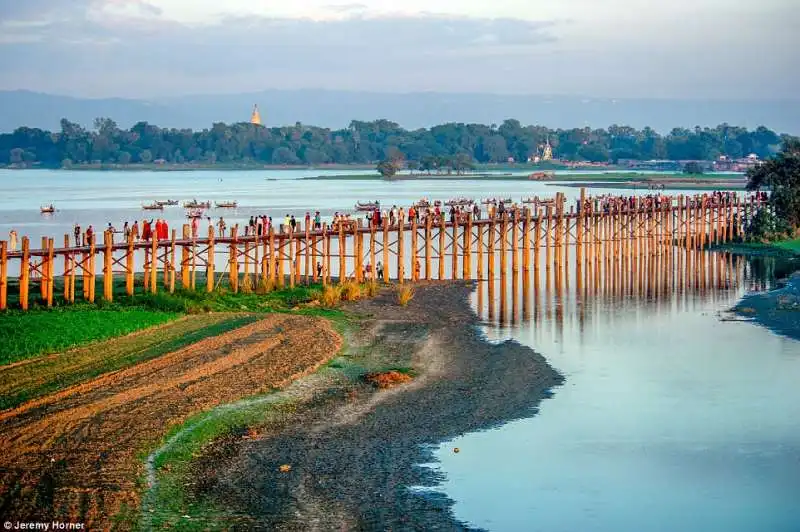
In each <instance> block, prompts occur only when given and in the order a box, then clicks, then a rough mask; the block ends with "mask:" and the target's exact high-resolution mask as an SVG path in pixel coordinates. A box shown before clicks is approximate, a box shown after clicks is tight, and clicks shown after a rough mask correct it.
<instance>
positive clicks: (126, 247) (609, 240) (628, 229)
mask: <svg viewBox="0 0 800 532" xmlns="http://www.w3.org/2000/svg"><path fill="white" fill-rule="evenodd" d="M718 199H719V198H716V199H715V198H714V197H713V196H708V195H695V196H661V197H660V201H659V202H658V203H656V202H655V201H650V202H649V204H646V203H645V198H641V197H639V198H635V200H634V201H628V200H627V199H625V198H613V199H610V200H609V199H602V200H601V199H600V198H593V197H587V196H586V192H585V190H584V189H581V194H580V199H578V200H577V201H576V204H575V205H572V206H570V207H569V208H567V202H566V199H565V197H564V195H563V194H561V193H558V194H557V195H556V197H555V198H554V199H553V200H552V201H548V202H545V203H546V204H545V205H543V206H542V205H534V206H530V207H528V206H526V207H523V208H520V209H515V210H513V211H510V212H506V213H503V214H502V215H495V216H494V217H492V218H489V219H473V217H472V216H471V215H469V214H467V215H465V216H464V217H463V219H457V220H449V221H448V220H447V215H446V213H444V212H443V213H442V214H441V215H440V216H439V217H438V218H436V219H434V218H435V217H434V216H428V217H426V218H425V219H424V220H423V221H418V220H417V218H416V217H414V218H413V219H411V220H407V219H405V217H404V215H403V212H402V210H401V211H400V213H399V216H398V220H397V221H396V223H395V224H394V225H391V226H390V224H389V223H388V222H389V221H388V220H383V222H384V223H383V224H382V225H381V226H380V227H376V226H375V225H372V224H368V223H366V222H365V221H362V220H357V221H356V220H354V221H352V222H347V223H337V224H333V225H329V224H322V226H321V228H320V229H317V230H314V229H313V228H312V227H302V226H298V228H296V229H295V230H291V228H288V227H283V226H281V227H279V228H278V230H277V231H275V230H274V228H273V227H269V230H268V231H267V232H266V234H264V235H247V236H242V235H239V233H238V227H233V228H232V230H231V232H230V234H229V235H215V232H214V229H213V227H209V228H208V235H207V236H205V237H202V238H197V237H192V236H191V232H190V229H189V225H188V224H187V225H184V226H183V228H182V234H181V237H180V238H178V237H177V232H176V231H175V230H173V231H172V235H171V238H170V239H168V240H158V239H157V238H156V237H155V236H154V237H153V238H152V239H151V240H149V241H137V240H135V239H134V237H133V236H132V235H131V236H130V237H129V238H128V239H127V241H123V242H114V239H113V238H114V235H113V234H112V233H110V232H106V233H104V234H103V241H102V243H99V242H98V243H95V242H94V241H92V242H90V243H89V244H88V245H85V246H72V247H71V246H70V245H69V242H70V239H69V235H64V238H63V242H64V247H61V248H56V247H55V240H54V239H53V238H44V237H43V238H42V242H41V247H39V248H38V249H32V248H31V245H30V241H29V239H28V238H27V237H23V238H22V240H21V244H22V246H21V250H20V251H16V250H10V249H9V246H8V242H6V241H0V310H5V309H6V308H8V306H9V299H10V298H9V292H12V291H13V292H15V293H16V295H17V296H18V297H17V298H15V299H16V301H15V305H14V306H18V307H19V308H21V309H23V310H26V309H28V307H29V304H30V301H31V294H30V290H31V286H32V285H33V287H34V289H36V288H37V287H38V290H36V291H38V292H39V298H40V300H41V302H42V304H44V305H46V306H51V305H52V304H53V300H54V290H55V286H56V279H57V278H58V279H60V280H61V281H62V282H61V283H60V284H63V299H64V301H65V302H67V303H74V302H75V300H76V289H77V288H78V286H80V288H81V293H82V298H83V299H84V300H86V301H89V302H94V301H95V299H96V294H95V290H96V286H97V284H98V282H99V281H100V280H102V290H103V295H102V297H103V299H105V300H108V301H110V300H113V296H114V277H115V276H122V277H124V280H125V291H126V293H127V294H128V295H133V294H134V293H135V292H136V291H137V290H138V291H140V292H142V291H146V292H151V293H156V292H158V291H159V290H167V291H170V292H171V291H174V290H175V287H176V284H177V285H179V286H181V287H183V288H185V289H196V288H198V287H197V284H198V283H197V280H198V279H200V281H201V283H202V284H203V285H205V286H204V289H205V290H207V291H213V290H214V289H215V288H217V287H218V286H220V284H221V283H223V281H224V282H225V284H226V286H227V288H228V289H229V290H232V291H233V292H238V291H239V290H240V289H241V288H243V287H253V286H258V284H259V283H262V282H267V283H269V284H271V285H274V286H277V287H283V286H286V285H288V286H290V287H291V286H295V285H296V284H298V283H312V282H314V283H317V282H321V283H323V284H328V283H331V282H334V281H339V280H343V279H345V278H349V279H353V280H355V281H357V282H364V281H368V280H375V279H376V275H377V268H376V267H375V265H376V264H378V263H379V262H381V263H382V265H383V270H384V272H385V276H386V278H387V279H394V280H396V281H397V282H398V283H403V282H404V281H406V280H412V281H416V280H421V279H425V280H432V279H441V280H444V279H459V278H461V279H494V278H495V276H496V271H497V269H498V268H499V274H500V275H501V276H505V275H507V274H508V273H511V274H512V275H513V276H514V278H516V277H517V276H518V275H519V272H520V271H522V272H524V273H525V274H527V273H528V272H530V271H531V270H533V271H534V272H538V271H539V270H540V269H541V268H544V269H545V270H547V271H548V272H549V271H552V272H553V273H554V275H561V274H562V273H563V272H565V271H570V270H571V268H575V273H576V275H577V278H578V279H582V278H583V277H584V276H586V272H589V271H591V272H593V275H599V274H600V272H601V271H609V272H610V271H611V268H612V266H613V270H614V271H617V270H621V269H624V270H625V271H628V272H636V271H637V269H639V270H641V267H642V266H644V264H645V261H644V258H645V257H663V258H664V260H673V258H674V257H673V255H674V250H675V249H686V250H697V249H702V248H703V247H705V246H706V245H707V244H710V243H720V242H727V241H729V240H731V239H734V238H737V237H739V236H740V235H741V234H742V231H743V227H744V226H745V224H746V223H747V222H748V220H749V219H751V218H752V216H753V215H754V214H755V212H756V210H757V209H758V208H759V206H760V204H759V203H758V202H756V201H755V200H753V199H751V200H750V201H743V200H742V199H741V198H740V197H738V196H736V197H735V200H734V199H731V200H730V201H718ZM669 250H673V252H670V251H669ZM98 261H99V262H100V266H99V272H100V274H101V275H98ZM509 262H510V268H509ZM367 265H371V267H370V268H367V267H366V266H367ZM220 266H221V268H220ZM218 269H219V270H221V271H217V270H218ZM9 270H11V271H17V272H18V273H17V275H16V277H9ZM137 271H138V272H139V273H140V274H143V275H136V273H137ZM78 277H80V282H78V281H77V279H78Z"/></svg>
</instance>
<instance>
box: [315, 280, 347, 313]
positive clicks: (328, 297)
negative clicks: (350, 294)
mask: <svg viewBox="0 0 800 532" xmlns="http://www.w3.org/2000/svg"><path fill="white" fill-rule="evenodd" d="M341 300H342V289H341V287H339V286H330V285H328V286H326V287H325V288H324V289H323V290H322V292H321V294H320V299H319V302H320V303H321V304H322V306H323V307H328V308H333V307H335V306H336V305H338V304H339V302H340V301H341Z"/></svg>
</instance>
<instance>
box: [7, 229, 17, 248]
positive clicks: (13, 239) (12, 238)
mask: <svg viewBox="0 0 800 532" xmlns="http://www.w3.org/2000/svg"><path fill="white" fill-rule="evenodd" d="M8 245H9V246H10V247H11V251H16V250H17V232H16V231H14V230H13V229H12V230H11V231H9V232H8Z"/></svg>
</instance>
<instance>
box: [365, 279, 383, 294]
mask: <svg viewBox="0 0 800 532" xmlns="http://www.w3.org/2000/svg"><path fill="white" fill-rule="evenodd" d="M380 291H381V288H380V286H378V283H376V282H375V281H370V282H368V283H367V284H366V285H365V286H364V295H365V296H367V297H375V296H377V295H378V292H380Z"/></svg>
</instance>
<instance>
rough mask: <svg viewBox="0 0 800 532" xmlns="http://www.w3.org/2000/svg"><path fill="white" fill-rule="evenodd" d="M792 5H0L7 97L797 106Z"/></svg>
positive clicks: (147, 1)
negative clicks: (471, 97)
mask: <svg viewBox="0 0 800 532" xmlns="http://www.w3.org/2000/svg"><path fill="white" fill-rule="evenodd" d="M791 1H792V0H761V1H760V2H758V3H742V2H738V3H732V2H729V1H725V0H673V1H672V2H670V3H652V2H650V1H647V2H645V1H643V0H562V1H561V2H531V1H530V0H493V1H492V2H485V0H480V1H478V0H460V1H458V2H456V1H453V0H440V1H438V2H431V0H407V1H405V2H403V3H402V4H399V3H397V2H396V1H395V0H363V1H361V2H357V3H354V2H353V1H352V0H351V1H336V0H304V1H303V2H295V3H275V2H252V1H250V0H226V1H225V2H222V3H221V2H219V1H218V0H191V1H188V0H69V1H67V0H25V1H24V2H23V1H19V0H0V69H2V71H3V72H4V75H3V77H2V78H1V79H0V89H13V88H28V89H33V90H42V91H50V92H63V93H68V94H75V95H83V96H129V97H147V96H155V95H174V94H182V93H204V92H206V93H208V92H246V91H252V90H259V89H265V88H301V87H308V88H335V89H354V90H378V91H391V92H409V91H420V90H426V91H434V90H435V91H459V92H479V91H480V92H484V91H485V92H506V93H508V92H513V93H539V94H542V93H553V94H555V93H560V94H585V95H589V96H598V97H600V96H605V97H646V96H653V97H680V98H687V97H720V98H734V97H759V96H762V97H787V98H796V96H795V94H796V86H797V85H798V82H800V74H798V72H797V69H795V68H793V67H791V66H790V65H796V64H800V54H799V53H798V50H800V37H798V32H796V31H795V28H796V27H798V26H800V17H799V16H798V14H797V11H798V10H797V9H796V8H795V7H794V6H793V5H790V3H791ZM731 4H734V5H731ZM736 4H741V5H736ZM221 6H224V9H225V11H220V9H221ZM396 6H402V10H399V9H398V8H397V7H396ZM765 78H766V79H767V80H769V81H768V82H765V81H764V79H765Z"/></svg>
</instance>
